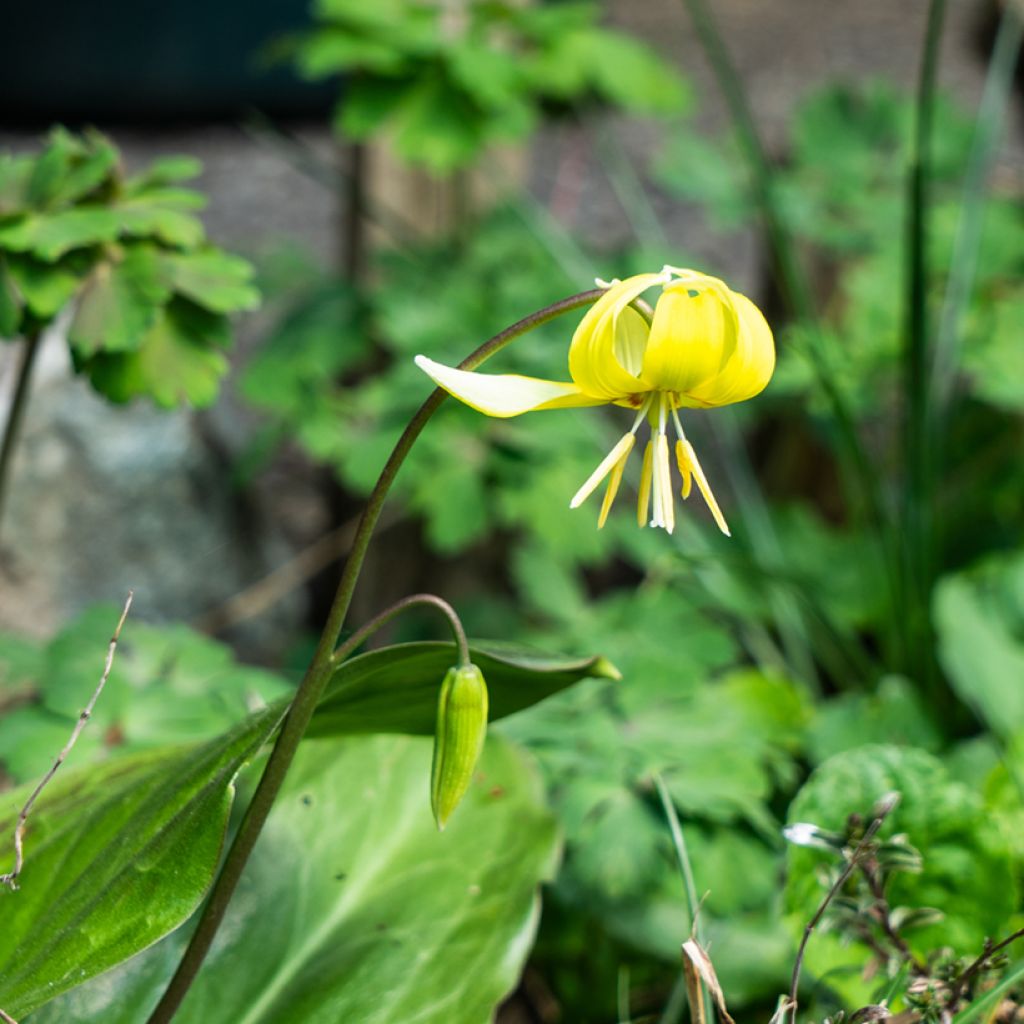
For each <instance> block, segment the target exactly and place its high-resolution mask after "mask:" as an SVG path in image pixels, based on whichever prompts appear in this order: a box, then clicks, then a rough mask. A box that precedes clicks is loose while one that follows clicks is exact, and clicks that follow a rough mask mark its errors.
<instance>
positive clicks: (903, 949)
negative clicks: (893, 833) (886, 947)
mask: <svg viewBox="0 0 1024 1024" xmlns="http://www.w3.org/2000/svg"><path fill="white" fill-rule="evenodd" d="M864 877H865V878H866V879H867V883H868V887H869V888H870V889H871V895H872V896H874V898H875V911H876V915H875V920H876V921H877V922H878V924H879V926H880V927H881V929H882V931H883V932H884V933H885V937H886V938H887V939H888V940H889V941H890V942H891V943H892V944H893V946H894V947H895V948H896V949H897V950H898V952H899V954H900V956H902V957H903V959H904V960H905V961H906V962H907V963H908V964H910V967H911V970H913V972H914V973H915V974H918V975H921V974H927V973H928V968H927V967H926V966H925V965H924V964H923V963H922V962H921V961H920V960H919V959H918V958H917V957H916V956H914V954H913V952H911V949H910V946H908V945H907V942H906V940H905V939H904V938H903V936H902V935H900V934H899V933H898V932H897V931H896V929H895V928H893V926H892V922H891V921H890V920H889V913H890V907H889V901H888V900H887V899H886V898H885V887H884V886H883V884H882V880H881V879H880V878H879V877H878V875H877V874H875V872H874V871H872V870H870V869H868V868H867V867H865V868H864Z"/></svg>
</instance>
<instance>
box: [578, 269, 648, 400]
mask: <svg viewBox="0 0 1024 1024" xmlns="http://www.w3.org/2000/svg"><path fill="white" fill-rule="evenodd" d="M665 280H666V277H665V274H664V273H661V274H637V275H636V276H635V277H627V278H626V279H625V280H624V281H619V282H618V283H617V284H613V285H612V286H611V287H610V288H609V289H608V290H607V291H606V292H605V293H604V295H602V296H601V298H599V299H598V300H597V302H595V303H594V305H593V306H591V307H590V309H589V310H587V314H586V316H584V317H583V319H582V320H581V321H580V324H579V326H578V327H577V328H576V332H575V334H573V336H572V344H571V345H570V346H569V374H570V375H571V377H572V379H573V380H574V381H575V382H576V383H577V384H578V385H579V386H580V388H581V389H582V390H583V391H584V392H586V393H587V394H589V395H594V396H596V397H600V398H603V399H605V400H606V401H611V400H613V399H616V398H622V397H624V396H625V395H632V394H637V393H640V392H644V391H649V390H650V388H649V387H648V386H647V385H646V384H644V382H643V381H642V380H640V378H639V373H640V368H641V366H642V365H643V358H644V348H645V346H646V344H647V322H646V321H645V320H644V318H643V317H642V316H641V315H640V314H639V313H637V312H636V310H634V309H631V308H630V306H629V304H630V303H631V302H632V301H633V300H634V299H636V298H638V297H639V296H640V295H641V294H643V292H645V291H647V289H648V288H651V287H653V286H654V285H657V284H664V283H665Z"/></svg>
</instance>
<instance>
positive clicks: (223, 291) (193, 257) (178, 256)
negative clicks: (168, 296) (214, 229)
mask: <svg viewBox="0 0 1024 1024" xmlns="http://www.w3.org/2000/svg"><path fill="white" fill-rule="evenodd" d="M163 264H164V270H165V273H166V274H167V279H168V281H169V283H170V284H171V286H172V287H173V288H174V289H175V290H176V291H178V292H180V293H181V294H182V295H186V296H188V298H190V299H191V300H192V301H193V302H196V303H198V304H199V305H200V306H202V307H204V308H205V309H208V310H209V311H210V312H211V313H235V312H237V311H239V310H243V309H255V308H256V307H257V306H258V305H259V302H260V293H259V292H258V291H257V290H256V287H255V286H254V285H253V283H252V276H253V268H252V264H250V263H249V262H248V261H246V260H243V259H242V258H241V257H240V256H233V255H231V254H230V253H226V252H223V251H222V250H220V249H204V250H201V251H199V252H189V253H172V254H167V255H165V256H164V258H163Z"/></svg>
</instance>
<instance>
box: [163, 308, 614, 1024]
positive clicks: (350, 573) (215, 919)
mask: <svg viewBox="0 0 1024 1024" xmlns="http://www.w3.org/2000/svg"><path fill="white" fill-rule="evenodd" d="M603 294H604V289H602V288H592V289H590V290H589V291H585V292H579V293H578V294H576V295H570V296H569V297H568V298H565V299H561V300H560V301H558V302H553V303H552V304H551V305H550V306H545V307H544V308H543V309H539V310H537V312H535V313H531V314H530V315H529V316H527V317H524V318H523V319H522V320H520V321H518V322H517V323H514V324H512V326H511V327H506V328H505V330H503V331H502V332H501V333H500V334H496V335H495V336H494V337H493V338H491V339H490V340H489V341H485V342H484V343H483V345H481V346H480V347H479V348H478V349H477V350H476V351H475V352H474V353H473V354H472V355H470V356H469V357H468V358H466V359H465V360H463V361H462V362H461V363H460V364H459V369H460V370H475V369H476V368H477V367H478V366H480V365H481V363H483V362H485V361H486V360H487V359H489V358H490V357H491V356H492V355H494V354H495V353H496V352H500V351H501V349H503V348H504V347H505V346H506V345H508V344H509V343H510V342H512V341H514V340H515V339H516V338H518V337H520V336H521V335H523V334H526V333H527V332H528V331H531V330H533V329H534V328H535V327H540V326H541V325H542V324H546V323H547V322H548V321H549V320H554V319H555V318H556V317H559V316H561V315H562V314H563V313H571V312H572V311H573V310H576V309H581V308H582V307H583V306H589V305H591V304H592V303H594V302H596V301H597V300H598V299H599V298H600V297H601V296H602V295H603ZM447 397H448V395H447V392H445V391H443V390H442V389H441V388H437V389H435V390H434V391H433V393H432V394H431V395H430V397H429V398H428V399H427V400H426V401H425V402H424V403H423V405H421V406H420V408H419V410H418V411H417V412H416V414H415V415H414V416H413V418H412V419H411V420H410V421H409V424H408V426H407V427H406V428H405V430H404V431H403V432H402V436H401V437H400V438H399V439H398V441H397V443H396V444H395V447H394V449H392V452H391V455H390V456H388V460H387V462H386V463H385V464H384V468H383V469H382V470H381V473H380V476H379V477H378V478H377V483H376V485H375V486H374V488H373V491H371V493H370V497H369V498H368V499H367V502H366V508H365V509H364V510H363V515H362V518H361V519H360V520H359V526H358V528H357V529H356V535H355V538H354V539H353V541H352V548H351V550H350V551H349V556H348V559H347V561H346V562H345V568H344V569H343V570H342V573H341V579H340V580H339V581H338V589H337V591H336V592H335V595H334V603H333V604H332V605H331V610H330V612H329V613H328V616H327V622H326V624H325V625H324V630H323V633H322V634H321V635H320V641H319V643H318V644H317V648H316V653H315V654H314V655H313V660H312V661H311V662H310V665H309V668H308V669H307V670H306V675H305V676H304V677H303V680H302V682H301V683H300V684H299V688H298V690H297V691H296V693H295V698H294V700H293V701H292V705H291V708H290V709H289V711H288V714H287V716H286V717H285V720H284V723H283V725H282V726H281V731H280V732H279V733H278V737H277V742H276V743H275V744H274V749H273V750H272V751H271V754H270V758H269V759H268V761H267V765H266V767H265V768H264V769H263V775H262V776H261V777H260V781H259V784H258V785H257V787H256V792H255V793H254V794H253V798H252V800H251V801H250V802H249V806H248V807H247V808H246V810H245V816H244V817H243V818H242V823H241V825H240V826H239V829H238V832H237V834H236V835H235V839H234V842H233V843H232V844H231V847H230V849H229V850H228V852H227V856H226V857H225V859H224V866H223V867H222V868H221V871H220V874H219V875H218V876H217V879H216V881H215V882H214V883H213V887H212V888H211V890H210V896H209V899H208V900H207V902H206V906H205V907H204V908H203V911H202V914H201V915H200V918H199V923H198V925H197V926H196V930H195V932H193V934H192V939H191V940H190V942H189V944H188V948H187V949H186V950H185V954H184V956H183V957H182V958H181V962H180V963H179V964H178V969H177V971H175V973H174V977H173V978H171V981H170V984H169V985H168V986H167V989H166V991H165V992H164V994H163V996H162V997H161V999H160V1002H159V1003H158V1004H157V1006H156V1009H154V1010H153V1012H152V1014H150V1016H149V1020H148V1021H147V1024H168V1022H169V1021H170V1020H172V1019H173V1017H174V1014H175V1013H176V1012H177V1010H178V1007H179V1006H180V1005H181V1002H182V1000H183V999H184V998H185V995H186V993H187V992H188V990H189V988H190V987H191V985H192V982H193V981H194V980H195V977H196V975H197V974H198V973H199V968H200V967H201V966H202V963H203V960H204V959H205V958H206V954H207V952H208V951H209V949H210V946H211V944H212V943H213V937H214V935H216V933H217V929H218V928H219V927H220V923H221V921H222V920H223V918H224V914H225V913H226V912H227V909H228V903H229V902H230V900H231V896H232V895H233V893H234V891H235V886H237V885H238V880H239V879H240V878H241V876H242V870H243V869H244V868H245V865H246V862H247V861H248V860H249V854H250V853H252V849H253V847H254V846H255V845H256V840H257V838H258V837H259V834H260V832H261V831H262V829H263V824H264V822H265V821H266V820H267V817H268V816H269V814H270V809H271V807H272V806H273V804H274V800H275V799H276V797H277V794H278V792H279V791H280V789H281V786H282V784H283V783H284V779H285V775H286V773H287V771H288V768H289V766H290V765H291V763H292V760H293V758H294V757H295V752H296V751H297V750H298V748H299V743H300V741H301V740H302V737H303V735H304V733H305V732H306V727H307V726H308V725H309V721H310V719H311V718H312V717H313V712H314V711H315V710H316V706H317V704H318V703H319V702H320V697H321V696H322V695H323V692H324V687H325V686H326V685H327V680H328V679H329V678H330V676H331V672H332V671H333V669H334V667H335V665H336V664H337V663H338V661H339V660H340V658H342V657H344V656H345V654H346V653H348V650H351V648H350V647H349V646H348V644H351V639H352V638H350V639H349V641H348V644H346V645H343V646H342V647H341V648H338V649H337V650H335V648H336V646H337V643H338V636H339V634H340V633H341V629H342V626H343V625H344V624H345V616H346V615H347V614H348V609H349V605H350V604H351V603H352V596H353V594H354V593H355V589H356V583H357V582H358V580H359V574H360V571H361V570H362V567H363V560H364V559H365V558H366V551H367V549H368V548H369V546H370V539H371V538H372V536H373V531H374V529H375V527H376V526H377V520H378V519H379V518H380V513H381V510H382V508H383V507H384V500H385V498H386V497H387V494H388V491H389V490H390V489H391V485H392V483H394V480H395V477H396V476H397V475H398V471H399V469H400V468H401V466H402V463H403V462H404V461H405V458H406V456H407V455H408V454H409V452H410V451H411V449H412V446H413V445H414V444H415V443H416V439H417V438H418V437H419V436H420V434H421V433H422V431H423V428H424V427H425V426H426V425H427V423H428V421H429V420H430V417H431V416H433V415H434V413H435V412H436V411H437V409H438V407H439V406H440V405H441V403H442V402H443V401H444V400H445V399H446V398H447ZM459 656H460V658H461V657H462V651H461V650H460V654H459ZM466 660H467V662H468V656H467V658H466Z"/></svg>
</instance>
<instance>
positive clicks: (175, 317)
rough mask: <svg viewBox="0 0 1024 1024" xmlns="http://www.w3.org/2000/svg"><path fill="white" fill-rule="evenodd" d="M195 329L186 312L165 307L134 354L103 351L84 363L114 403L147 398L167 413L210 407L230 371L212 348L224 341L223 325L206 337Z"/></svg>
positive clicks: (216, 325) (102, 392)
mask: <svg viewBox="0 0 1024 1024" xmlns="http://www.w3.org/2000/svg"><path fill="white" fill-rule="evenodd" d="M194 325H195V320H194V318H193V317H191V316H190V314H189V311H188V308H187V307H181V306H176V305H175V304H173V303H172V304H171V305H169V306H165V307H163V308H161V309H160V310H159V311H158V312H157V315H156V318H155V319H154V321H153V324H152V326H151V327H150V328H149V329H148V330H147V331H146V333H145V335H144V336H143V338H142V340H141V343H140V344H139V346H138V347H137V348H136V349H135V350H133V351H131V352H119V353H108V352H101V353H99V354H98V355H97V356H95V357H94V358H92V359H90V360H89V361H88V362H87V363H86V364H85V369H86V372H87V373H88V374H89V378H90V380H91V381H92V384H93V387H95V388H96V390H97V391H99V392H100V393H101V394H103V395H106V397H107V398H109V399H110V400H111V401H114V402H127V401H129V400H131V399H133V398H138V397H142V396H146V397H148V398H152V400H153V401H154V402H155V403H156V404H157V405H159V406H163V407H164V408H168V409H169V408H173V407H174V406H176V405H183V404H185V405H192V406H195V407H196V408H202V407H204V406H207V405H211V404H212V403H213V401H214V400H215V399H216V397H217V392H218V389H219V387H220V381H221V378H222V377H223V376H224V374H225V373H227V370H228V362H227V359H225V357H224V355H223V354H222V353H220V352H218V351H216V350H214V349H213V348H211V347H210V345H211V343H212V344H217V343H218V342H219V340H220V338H221V324H219V323H218V322H216V321H214V322H213V323H211V325H210V326H211V328H213V329H214V330H215V331H216V333H215V334H208V335H207V336H206V337H203V336H202V335H197V334H196V333H195V331H194V330H193V329H191V328H192V327H194Z"/></svg>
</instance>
